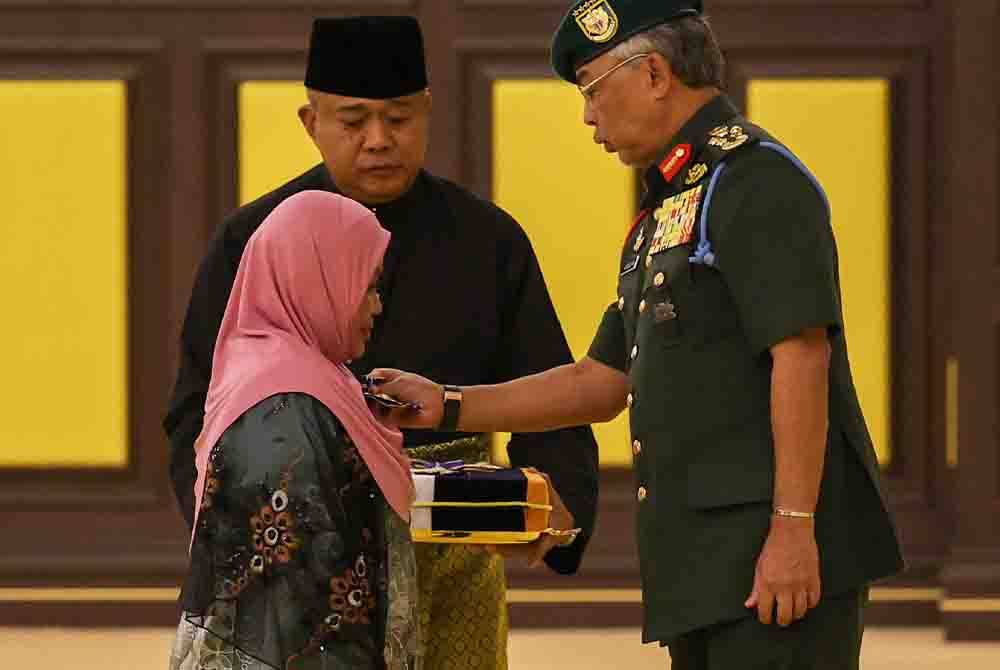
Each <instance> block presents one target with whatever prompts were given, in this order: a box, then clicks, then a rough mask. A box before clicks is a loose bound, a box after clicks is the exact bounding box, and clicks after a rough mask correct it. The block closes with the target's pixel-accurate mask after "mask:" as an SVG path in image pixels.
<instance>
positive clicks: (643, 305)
mask: <svg viewBox="0 0 1000 670" xmlns="http://www.w3.org/2000/svg"><path fill="white" fill-rule="evenodd" d="M645 311H646V301H645V300H643V301H642V302H640V303H639V313H640V314H641V313H642V312H645Z"/></svg>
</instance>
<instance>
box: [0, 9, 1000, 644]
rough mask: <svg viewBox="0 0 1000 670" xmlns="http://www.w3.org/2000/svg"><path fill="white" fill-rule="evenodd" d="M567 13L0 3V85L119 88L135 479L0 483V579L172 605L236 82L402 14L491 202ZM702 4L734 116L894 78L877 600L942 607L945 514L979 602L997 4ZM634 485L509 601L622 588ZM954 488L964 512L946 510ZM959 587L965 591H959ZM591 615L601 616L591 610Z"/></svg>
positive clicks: (51, 475) (995, 474)
mask: <svg viewBox="0 0 1000 670" xmlns="http://www.w3.org/2000/svg"><path fill="white" fill-rule="evenodd" d="M567 4H568V2H567V1H566V0H419V1H418V0H380V1H378V2H362V1H361V0H290V1H288V2H280V1H278V0H0V76H2V75H3V73H4V72H8V73H11V72H16V73H20V76H27V75H29V74H30V75H32V76H35V75H39V76H41V75H42V74H44V75H46V76H59V77H74V76H76V77H87V76H105V77H124V78H126V79H128V80H129V82H130V84H129V93H130V100H131V101H132V103H131V105H130V109H129V124H130V127H131V128H133V129H134V132H133V135H132V137H131V138H130V145H129V146H130V151H131V152H132V153H131V156H130V158H131V162H132V168H131V174H130V179H129V182H130V184H131V191H130V193H131V200H130V212H129V213H130V216H129V220H130V222H131V225H132V229H131V230H132V233H131V234H132V237H131V238H130V241H131V244H132V249H133V255H132V259H131V266H130V268H131V273H132V274H131V276H132V278H133V286H134V287H135V291H134V295H133V296H132V297H131V301H132V303H131V307H132V314H133V320H132V324H131V333H130V337H131V341H132V342H133V343H134V348H133V351H132V353H131V355H132V361H131V362H132V365H131V370H132V378H131V381H132V394H133V412H132V417H131V421H132V434H133V436H134V439H133V444H132V446H131V448H132V453H133V454H134V456H135V458H134V460H133V462H134V466H133V467H132V468H131V469H130V470H129V471H127V472H125V473H122V474H121V475H119V476H118V477H117V478H114V477H111V478H108V477H99V476H97V475H94V474H93V473H88V472H86V471H63V472H35V473H32V472H9V471H8V472H2V473H0V482H2V483H3V484H4V486H3V487H2V490H0V512H2V513H4V514H5V515H7V518H8V519H9V522H8V526H9V529H10V530H12V531H14V533H16V536H17V537H19V538H21V541H20V542H19V544H18V545H17V546H16V547H14V548H13V549H12V550H10V551H5V552H4V553H3V555H2V556H0V583H3V584H7V585H39V584H51V583H53V582H57V581H58V582H61V583H76V584H102V585H109V584H128V585H132V586H141V585H165V586H169V585H175V584H176V583H177V581H178V579H179V576H180V575H181V573H182V570H183V564H184V547H185V545H186V541H187V538H186V533H185V532H184V531H183V529H182V528H181V523H180V521H179V518H178V516H177V514H176V513H175V511H174V504H173V500H172V495H171V494H170V492H169V487H168V483H167V470H166V463H167V445H166V440H165V438H164V437H163V435H162V430H161V429H160V427H159V421H160V418H161V416H162V413H163V409H164V407H165V403H166V399H167V396H168V392H169V389H170V387H171V385H172V383H173V375H174V371H175V361H176V357H177V333H178V331H179V327H180V321H181V318H182V317H183V314H184V310H185V307H186V304H187V300H188V295H189V291H190V285H191V281H192V278H193V274H194V271H195V268H196V266H197V263H198V262H199V261H200V259H201V256H202V254H203V252H204V248H205V245H206V243H207V241H208V239H209V237H210V236H211V234H212V232H213V231H214V230H215V228H216V227H217V226H218V224H219V223H220V221H221V219H222V217H223V216H224V215H225V214H226V213H227V212H228V211H230V210H231V209H232V208H233V207H234V206H235V205H236V200H237V193H236V183H237V181H236V180H237V176H236V175H237V170H236V162H235V161H236V125H235V114H236V95H235V94H236V85H237V82H238V81H240V80H242V79H244V78H248V77H249V78H254V79H268V78H282V79H285V78H291V79H297V78H299V77H301V74H302V71H301V69H302V63H303V62H304V55H305V47H306V43H307V39H308V33H309V25H310V22H311V19H312V18H313V17H314V16H318V15H335V14H349V13H350V14H358V13H412V14H415V15H417V16H418V17H419V18H420V20H421V23H422V25H423V29H424V32H425V35H426V36H427V45H426V46H427V55H428V65H429V70H430V76H431V86H432V90H433V93H434V105H435V112H434V117H433V123H432V147H431V151H430V154H429V166H430V168H431V169H432V170H433V171H436V172H437V173H439V174H441V175H442V176H445V177H448V178H452V179H456V180H458V181H459V182H461V183H464V184H465V185H467V186H469V187H470V188H472V189H473V190H475V191H477V192H479V193H480V194H482V195H489V194H490V193H489V191H490V184H491V175H490V169H491V168H490V162H491V159H490V146H489V142H490V139H489V138H490V132H489V131H490V128H491V120H490V118H489V115H490V100H489V95H490V93H489V91H490V87H491V82H492V81H493V80H495V79H496V78H500V77H509V76H539V77H545V76H551V73H550V72H549V66H548V46H549V40H550V37H551V33H552V30H553V29H554V28H555V26H556V24H557V23H558V21H559V20H560V18H561V17H562V15H563V13H564V11H565V9H566V6H567ZM707 4H708V7H709V10H710V12H709V13H710V15H711V17H712V20H713V23H714V25H715V27H716V29H717V31H718V33H719V36H720V39H721V41H722V43H723V46H724V47H725V49H726V50H727V52H728V54H729V58H730V61H731V66H732V70H731V75H730V81H731V85H732V90H733V93H734V94H735V96H736V98H737V99H739V98H740V97H741V95H742V93H741V91H742V87H743V86H744V84H745V81H746V79H747V78H748V77H752V76H799V75H803V74H808V75H832V76H837V75H866V74H872V75H876V76H885V77H889V78H890V79H891V80H892V82H893V99H894V108H893V120H894V128H895V136H894V138H893V144H894V146H895V147H897V149H898V151H897V155H896V156H895V159H894V161H895V162H894V166H893V167H894V182H893V192H894V196H893V198H894V199H893V219H894V222H895V223H896V224H897V225H895V227H894V229H895V231H896V236H895V237H894V240H893V244H894V252H895V253H896V255H897V257H898V258H901V259H905V260H904V262H903V263H902V264H901V266H900V267H899V268H898V272H897V281H896V283H895V285H894V287H893V295H894V304H895V308H894V309H895V314H896V315H897V317H898V321H897V324H896V326H897V327H896V332H897V333H898V339H897V340H896V342H895V343H894V344H895V354H894V363H893V365H894V373H895V376H896V379H897V387H896V388H895V389H894V393H895V394H896V402H897V412H896V416H899V417H904V416H905V417H910V418H911V419H912V420H911V421H906V422H899V423H898V425H897V426H896V428H895V430H896V436H895V437H896V444H897V445H899V447H900V448H901V450H902V451H901V453H902V458H901V459H900V460H899V462H898V463H897V464H896V465H895V466H894V468H893V469H892V470H890V472H889V480H890V486H891V493H892V500H893V505H894V507H895V509H896V511H897V515H898V518H899V520H900V523H901V526H902V528H903V531H904V533H903V534H904V539H905V541H906V544H907V548H908V551H909V554H910V559H911V566H912V568H913V570H912V572H911V573H910V575H909V576H908V577H906V578H904V580H902V581H900V582H899V583H900V584H909V585H911V586H920V587H921V588H923V589H925V590H924V591H920V594H922V595H920V596H919V597H918V596H917V595H914V594H915V593H916V592H909V593H910V595H911V596H912V598H911V601H906V600H905V599H904V600H899V599H898V598H897V599H896V600H893V602H894V603H895V605H894V607H895V608H896V609H895V611H896V612H897V613H898V612H901V611H903V609H904V608H901V607H900V606H899V603H900V602H904V603H906V602H912V603H922V604H920V605H919V608H923V609H921V610H920V611H922V612H923V611H927V604H928V603H934V602H936V601H937V600H938V597H937V595H930V596H929V595H927V594H928V593H930V591H928V590H927V589H935V588H938V587H939V586H940V582H939V580H938V573H939V571H940V569H941V567H942V565H943V564H944V562H945V561H946V558H945V557H946V556H948V555H949V553H950V552H951V547H952V544H951V534H952V531H951V526H952V524H953V520H954V518H955V517H956V516H958V517H961V521H960V524H959V529H958V531H957V540H958V544H957V545H955V546H956V547H957V549H958V551H957V552H955V553H954V558H953V559H952V560H951V561H950V563H949V565H950V568H949V570H950V572H949V573H948V576H947V578H946V582H947V583H948V584H950V586H949V587H948V588H950V589H952V590H951V591H949V593H950V594H951V595H952V596H955V598H959V597H961V598H965V599H966V600H968V599H970V598H971V599H972V600H975V599H976V597H978V596H977V595H976V594H989V593H992V591H991V590H990V589H993V588H994V587H993V586H991V584H994V583H995V581H996V580H994V577H993V576H992V575H993V573H991V572H989V570H988V569H987V568H985V567H983V566H984V565H985V563H984V560H985V559H984V558H983V557H985V558H986V559H989V560H990V561H995V559H996V555H997V553H996V548H997V544H998V543H997V538H996V532H997V531H996V525H995V519H996V518H997V513H996V512H997V511H998V510H997V508H996V505H997V503H996V499H997V495H996V490H997V486H998V484H1000V464H998V462H997V458H996V439H995V438H996V435H995V433H994V432H993V431H994V428H995V427H994V425H993V423H992V422H993V419H992V418H989V417H994V416H995V414H996V410H997V406H998V402H997V397H998V395H997V388H998V385H1000V379H998V373H997V369H998V367H997V365H996V364H995V362H996V360H998V359H1000V352H997V351H996V348H997V345H996V340H995V337H996V336H995V334H994V332H995V331H994V324H995V323H996V322H997V320H998V313H997V312H998V310H997V309H995V308H994V307H993V306H995V305H996V300H997V297H996V296H997V293H996V288H997V287H1000V281H998V279H997V277H998V276H1000V269H998V267H1000V260H998V259H1000V239H997V238H996V236H995V235H994V233H993V231H994V230H995V228H996V220H997V214H998V206H1000V204H998V199H997V193H996V184H997V183H998V178H997V174H998V173H997V162H998V161H1000V151H998V150H997V147H996V128H997V122H998V121H1000V119H998V114H997V112H998V100H997V90H998V88H1000V81H998V76H997V74H996V72H995V71H994V69H992V68H991V64H992V63H994V62H996V61H997V55H998V54H997V53H996V47H995V45H993V44H992V42H990V41H989V40H990V37H989V36H990V35H992V34H995V33H996V29H1000V24H998V22H997V2H996V0H982V1H979V0H956V1H955V2H944V0H709V2H708V3H707ZM765 16H766V20H764V19H763V18H762V17H765ZM984 26H991V27H992V28H993V30H984ZM977 105H978V106H977ZM956 147H957V148H956ZM959 233H960V234H959ZM953 238H954V239H955V240H956V241H955V242H952V239H953ZM984 248H985V249H988V253H987V252H985V251H983V249H984ZM990 287H992V289H993V290H992V292H990V290H989V288H990ZM963 291H964V293H963ZM983 314H988V315H991V318H992V320H991V321H990V327H989V328H983V327H982V321H983ZM949 324H951V325H950V326H949ZM949 354H957V355H958V356H959V358H960V362H961V372H960V375H961V379H960V393H961V398H962V401H961V403H960V406H961V415H960V428H961V430H960V433H961V457H960V460H959V467H958V469H957V470H949V469H948V468H947V467H945V465H944V463H943V458H944V456H943V453H944V434H945V420H944V405H945V403H944V396H943V394H944V391H943V389H944V369H945V364H944V361H945V360H946V358H947V356H948V355H949ZM630 480H631V476H630V475H629V474H628V473H627V472H620V471H609V472H606V473H604V481H603V487H602V507H601V513H600V517H599V523H600V526H599V529H598V533H597V535H596V536H595V538H594V541H593V544H592V546H591V549H590V551H589V553H588V556H587V557H586V559H585V563H584V567H583V569H582V571H581V574H580V576H579V577H578V578H576V579H574V580H568V579H565V578H559V577H555V576H553V575H551V574H550V573H547V572H541V571H534V572H531V571H527V570H523V569H518V568H512V569H511V581H512V584H513V585H515V586H517V587H519V588H528V587H530V588H541V587H545V588H560V587H569V588H583V587H589V586H601V587H607V588H610V587H623V588H634V587H635V586H636V584H637V570H636V563H635V557H634V551H633V546H634V544H633V540H632V537H631V528H632V519H631V505H632V490H631V483H630ZM953 480H955V481H953ZM956 481H957V482H958V483H957V484H956ZM953 489H957V490H958V491H960V492H961V493H960V494H959V495H958V496H957V497H955V498H954V499H953V496H952V491H953ZM956 504H957V505H958V507H957V508H956V507H955V505H956ZM956 510H957V513H956ZM965 517H969V518H965ZM990 521H994V526H993V527H992V528H991V527H989V526H988V524H989V522H990ZM996 564H998V563H997V562H994V563H993V565H996ZM984 570H986V572H983V571H984ZM970 575H973V576H975V575H979V577H976V578H975V579H967V577H969V576H970ZM983 575H986V577H988V578H980V577H982V576H983ZM907 580H909V581H907ZM991 580H992V581H991ZM899 593H901V592H897V595H898V594H899ZM934 593H935V594H936V593H937V592H936V591H935V592H934ZM904 595H905V594H904ZM967 604H968V603H967V602H964V601H963V603H959V604H958V605H956V607H959V608H961V606H962V605H967ZM529 605H530V606H531V607H535V608H537V607H538V606H537V604H529ZM518 606H519V605H515V607H518ZM142 607H145V609H143V610H142V611H144V612H146V613H147V615H148V616H151V617H156V616H162V617H163V621H161V622H162V623H168V624H169V623H171V622H172V620H173V614H172V606H171V605H170V604H169V603H166V604H164V603H162V602H161V604H160V605H159V606H154V605H152V604H149V603H146V604H145V605H142ZM157 607H159V609H158V608H157ZM623 607H626V606H625V605H623V604H622V603H617V604H615V603H612V604H611V605H609V606H608V608H606V612H608V613H610V614H611V615H612V616H613V613H614V612H619V613H620V612H621V611H625V610H623V609H622V608H623ZM39 608H41V609H39ZM52 608H55V609H54V610H53V609H52ZM136 608H138V609H136V610H134V611H139V609H141V608H140V607H139V606H138V605H137V606H136ZM616 608H617V609H616ZM919 608H918V609H919ZM42 609H43V610H44V611H45V616H47V617H50V618H49V621H54V620H59V612H61V611H62V612H66V617H64V618H65V619H67V620H72V619H74V618H80V617H79V614H78V612H79V611H80V610H79V609H77V610H75V612H76V613H73V610H72V609H63V610H60V609H59V606H58V605H52V604H51V603H48V604H46V603H41V604H37V607H35V610H34V611H36V612H38V611H41V610H42ZM626 609H627V608H626ZM101 611H102V612H104V613H105V614H104V615H103V616H106V617H111V619H108V621H109V622H111V620H112V619H114V614H113V612H114V611H115V610H114V609H113V608H108V607H104V608H103V609H102V610H101ZM118 611H120V612H121V616H122V618H123V621H124V620H126V619H129V614H128V611H129V610H128V608H127V607H122V608H121V609H119V610H118ZM593 611H594V612H596V613H597V614H596V615H595V616H597V617H598V619H600V618H601V615H600V612H601V608H600V607H595V608H594V609H593ZM628 611H632V610H628ZM908 611H912V610H908ZM934 611H937V610H934ZM9 612H10V610H9V608H6V607H2V608H0V623H6V622H16V621H17V616H16V615H14V614H8V613H9ZM150 612H153V614H149V613H150ZM156 612H159V614H155V613H156ZM165 613H166V614H165ZM167 614H170V616H169V617H168V616H167ZM888 616H889V617H890V619H891V618H892V617H893V616H896V619H895V620H900V619H903V618H905V615H898V616H897V615H893V614H891V613H890V614H889V615H888ZM52 617H54V619H53V618H52ZM536 618H538V617H536ZM875 618H879V617H878V616H876V617H875ZM946 619H947V620H949V621H954V622H956V624H955V625H956V626H959V623H958V622H959V621H960V620H961V622H962V623H961V626H962V627H963V628H962V630H963V631H965V632H968V630H970V629H969V627H968V625H967V621H968V613H967V612H965V611H964V610H963V611H962V612H959V611H957V610H954V611H953V612H952V613H949V614H948V616H947V617H946ZM514 620H515V621H518V620H519V619H518V615H515V616H514ZM520 620H521V621H528V620H530V617H529V616H527V615H523V616H521V618H520ZM602 620H603V621H605V622H606V621H608V618H607V617H604V618H603V619H602ZM973 628H974V626H973ZM987 629H988V626H987V627H986V628H984V629H983V630H987ZM963 634H964V633H963Z"/></svg>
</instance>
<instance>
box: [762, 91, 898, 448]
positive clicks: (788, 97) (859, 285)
mask: <svg viewBox="0 0 1000 670" xmlns="http://www.w3.org/2000/svg"><path fill="white" fill-rule="evenodd" d="M889 96H890V91H889V82H888V81H887V80H885V79H858V78H851V79H839V78H838V79H757V80H754V81H751V82H750V84H749V88H748V91H747V111H748V115H749V117H750V118H751V120H753V121H754V123H757V124H760V125H761V126H763V127H764V128H766V129H767V130H768V131H769V132H771V133H772V134H773V135H775V136H776V137H777V138H778V139H780V140H781V141H783V142H785V143H786V144H787V145H788V146H789V147H790V148H791V149H792V151H793V152H795V154H796V155H798V156H799V158H801V159H802V161H803V162H804V163H805V164H806V165H807V166H808V167H809V168H810V169H811V170H812V171H813V173H814V174H815V175H816V177H817V178H818V179H819V181H820V183H822V184H823V187H824V188H825V189H826V193H827V196H828V197H829V198H830V206H831V208H832V210H833V229H834V234H835V235H836V238H837V246H838V249H839V252H840V279H841V284H842V288H843V298H844V321H845V324H846V328H847V337H848V345H849V353H850V357H851V368H852V371H853V373H854V381H855V384H856V386H857V389H858V395H859V396H860V399H861V406H862V408H863V409H864V413H865V419H867V421H868V427H869V429H870V430H871V433H872V439H873V440H874V441H875V448H876V451H877V452H878V454H879V458H880V460H881V461H882V462H883V463H886V462H888V461H889V458H890V455H891V449H892V444H891V431H890V427H891V420H892V407H891V386H892V384H891V382H892V380H891V368H890V352H889V345H890V337H891V330H892V323H891V318H892V311H891V305H890V299H891V295H890V288H891V286H890V282H891V275H890V261H891V259H890V228H889V226H890V208H889V185H890V165H889V155H890V154H889V152H890V150H891V147H890V140H889V138H890V126H889V124H890V119H889Z"/></svg>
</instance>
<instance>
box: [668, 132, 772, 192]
mask: <svg viewBox="0 0 1000 670" xmlns="http://www.w3.org/2000/svg"><path fill="white" fill-rule="evenodd" d="M765 137H766V135H765V134H764V132H763V131H762V130H761V129H760V128H758V127H757V126H755V125H753V124H752V123H750V122H749V121H747V120H746V119H744V118H743V117H741V116H735V117H733V118H732V119H730V120H729V121H728V122H727V123H724V124H723V125H720V126H716V127H715V128H713V129H712V130H710V131H709V132H708V135H707V136H706V137H705V140H704V142H703V143H702V144H701V146H700V147H698V149H696V155H695V158H694V160H692V161H691V162H690V164H689V167H688V171H687V175H686V176H685V177H684V181H683V184H684V186H694V185H695V184H697V183H698V182H700V181H701V180H702V179H704V178H705V177H706V176H708V175H710V174H711V173H712V172H714V171H715V168H716V166H717V165H718V164H719V163H721V162H722V161H724V160H726V159H727V158H729V157H730V156H732V155H733V154H735V153H738V152H742V151H745V150H746V149H749V148H750V147H753V146H755V145H757V144H758V143H759V142H760V141H761V140H763V139H764V138H765Z"/></svg>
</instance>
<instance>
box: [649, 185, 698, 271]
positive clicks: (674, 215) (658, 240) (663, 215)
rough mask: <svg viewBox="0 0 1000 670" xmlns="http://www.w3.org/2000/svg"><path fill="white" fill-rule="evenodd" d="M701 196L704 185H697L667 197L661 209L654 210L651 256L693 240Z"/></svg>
mask: <svg viewBox="0 0 1000 670" xmlns="http://www.w3.org/2000/svg"><path fill="white" fill-rule="evenodd" d="M701 196H702V187H701V186H696V187H694V188H692V189H688V190H687V191H684V192H683V193H679V194H677V195H675V196H673V197H671V198H666V199H665V200H664V201H663V204H662V205H661V206H660V207H659V209H657V210H656V211H654V212H653V218H654V219H656V232H655V233H654V234H653V241H652V243H651V244H650V246H649V255H650V256H652V255H653V254H658V253H660V252H661V251H664V250H666V249H670V248H671V247H676V246H678V245H681V244H687V243H688V242H690V241H691V238H692V237H694V224H695V219H696V217H697V216H698V205H700V204H701Z"/></svg>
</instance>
